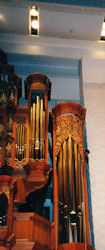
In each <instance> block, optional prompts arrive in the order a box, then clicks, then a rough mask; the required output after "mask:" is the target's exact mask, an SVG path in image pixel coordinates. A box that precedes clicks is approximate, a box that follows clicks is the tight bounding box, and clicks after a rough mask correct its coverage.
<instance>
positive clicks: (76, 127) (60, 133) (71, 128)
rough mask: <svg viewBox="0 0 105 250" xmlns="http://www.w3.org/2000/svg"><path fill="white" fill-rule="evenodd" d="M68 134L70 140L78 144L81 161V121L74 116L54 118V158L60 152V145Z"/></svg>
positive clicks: (82, 154)
mask: <svg viewBox="0 0 105 250" xmlns="http://www.w3.org/2000/svg"><path fill="white" fill-rule="evenodd" d="M69 134H71V137H72V139H73V140H74V141H75V142H76V143H77V144H78V146H79V151H80V154H81V157H82V160H83V159H84V146H83V120H81V119H80V118H79V117H77V116H76V115H64V116H61V115H60V116H58V117H56V144H55V152H56V157H57V155H58V153H59V151H60V147H61V145H62V144H63V143H64V141H65V140H67V139H68V137H69Z"/></svg>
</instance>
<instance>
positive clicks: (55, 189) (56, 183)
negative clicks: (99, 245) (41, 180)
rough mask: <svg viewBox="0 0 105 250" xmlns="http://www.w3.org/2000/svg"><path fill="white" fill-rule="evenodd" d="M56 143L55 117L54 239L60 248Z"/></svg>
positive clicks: (54, 128) (56, 246) (54, 127)
mask: <svg viewBox="0 0 105 250" xmlns="http://www.w3.org/2000/svg"><path fill="white" fill-rule="evenodd" d="M55 145H56V125H55V121H54V119H53V201H54V202H53V204H54V206H53V219H54V226H55V230H54V240H55V246H54V249H55V250H57V248H58V176H57V169H56V153H55Z"/></svg>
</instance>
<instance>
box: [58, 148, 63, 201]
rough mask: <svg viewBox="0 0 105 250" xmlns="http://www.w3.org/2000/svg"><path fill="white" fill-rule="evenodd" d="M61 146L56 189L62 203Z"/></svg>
mask: <svg viewBox="0 0 105 250" xmlns="http://www.w3.org/2000/svg"><path fill="white" fill-rule="evenodd" d="M62 177H63V175H62V148H61V149H60V152H59V160H58V190H59V201H60V202H61V203H62V184H63V181H62Z"/></svg>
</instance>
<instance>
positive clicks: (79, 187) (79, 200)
mask: <svg viewBox="0 0 105 250" xmlns="http://www.w3.org/2000/svg"><path fill="white" fill-rule="evenodd" d="M81 191H82V187H81V155H80V153H79V150H78V208H79V209H80V208H81V205H82V193H81Z"/></svg>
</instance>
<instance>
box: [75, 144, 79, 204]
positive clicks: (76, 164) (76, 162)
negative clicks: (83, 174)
mask: <svg viewBox="0 0 105 250" xmlns="http://www.w3.org/2000/svg"><path fill="white" fill-rule="evenodd" d="M77 152H78V151H77V144H76V143H75V142H74V158H75V180H76V201H77V205H78V193H79V192H78V186H79V185H78V153H77Z"/></svg>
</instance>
